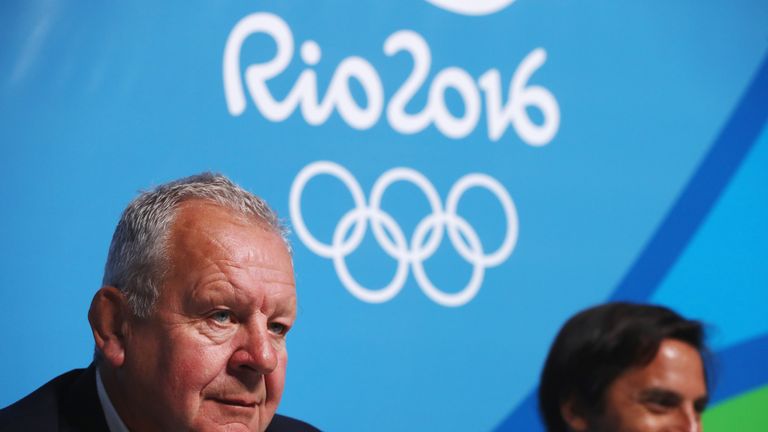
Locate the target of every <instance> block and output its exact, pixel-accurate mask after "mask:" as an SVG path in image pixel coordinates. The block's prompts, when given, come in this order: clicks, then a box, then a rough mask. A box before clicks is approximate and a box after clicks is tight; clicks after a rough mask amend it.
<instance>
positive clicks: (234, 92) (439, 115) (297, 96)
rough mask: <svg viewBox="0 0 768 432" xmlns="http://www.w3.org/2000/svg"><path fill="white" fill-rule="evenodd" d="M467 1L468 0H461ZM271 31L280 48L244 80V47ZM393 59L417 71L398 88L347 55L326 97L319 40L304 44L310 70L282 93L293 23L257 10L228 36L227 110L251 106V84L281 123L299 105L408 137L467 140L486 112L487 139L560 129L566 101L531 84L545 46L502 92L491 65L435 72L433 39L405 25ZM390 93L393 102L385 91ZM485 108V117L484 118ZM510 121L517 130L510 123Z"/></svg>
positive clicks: (315, 118) (387, 44) (311, 119)
mask: <svg viewBox="0 0 768 432" xmlns="http://www.w3.org/2000/svg"><path fill="white" fill-rule="evenodd" d="M463 3H467V4H469V2H463ZM255 34H265V35H267V36H269V37H271V38H272V40H273V41H274V42H275V46H276V47H277V50H276V53H275V55H274V57H272V58H271V59H269V60H267V61H265V62H261V63H255V64H249V65H248V66H246V67H245V73H244V75H245V80H243V77H242V72H241V64H240V51H241V49H242V47H243V44H244V43H245V41H246V40H247V39H248V38H249V37H250V36H252V35H255ZM382 48H383V51H384V53H385V54H386V55H387V56H395V55H399V54H400V53H404V54H407V55H409V56H410V57H411V58H412V60H413V68H412V69H411V71H410V73H409V74H408V77H407V78H406V79H405V80H404V81H403V82H402V83H401V84H400V86H399V87H398V88H397V89H396V90H395V89H390V90H393V91H390V92H385V91H384V90H385V89H384V85H383V83H382V78H381V76H380V74H379V72H378V70H377V69H376V68H375V67H374V65H373V64H371V63H370V62H369V61H368V60H366V59H364V58H362V57H359V56H349V57H347V58H345V59H343V60H342V61H341V62H340V63H339V64H338V65H337V67H336V69H335V71H334V73H333V76H332V77H331V80H330V84H329V85H328V89H327V90H326V91H325V94H324V95H323V94H321V92H320V91H319V90H318V85H317V82H318V77H317V71H316V70H315V69H314V66H316V65H318V64H319V63H320V62H321V61H322V57H323V50H322V48H321V46H320V44H319V43H317V42H316V41H314V40H306V41H304V42H303V43H302V44H301V46H300V49H299V57H300V58H301V62H302V63H304V65H306V67H305V68H304V69H303V70H302V71H301V73H299V74H298V77H297V78H296V81H295V83H294V84H293V86H292V87H291V89H290V91H289V92H288V94H287V95H286V96H285V97H284V98H282V99H279V98H276V97H275V95H274V94H273V93H272V90H271V89H270V86H269V81H270V80H272V79H273V78H276V77H278V76H280V75H282V74H283V73H284V72H285V71H286V70H287V69H288V67H289V65H290V64H292V63H293V64H295V60H294V51H295V50H296V45H295V42H294V38H293V32H292V31H291V28H290V27H289V26H288V24H287V23H286V22H285V21H284V20H283V19H282V18H280V17H278V16H277V15H274V14H270V13H266V12H259V13H253V14H250V15H248V16H246V17H244V18H243V19H241V20H240V21H239V22H238V23H237V24H236V25H235V27H234V28H233V29H232V31H231V32H230V34H229V37H228V38H227V44H226V46H225V48H224V61H223V67H222V73H223V77H224V96H225V98H226V102H227V109H228V110H229V113H230V114H231V115H233V116H239V115H242V114H243V112H244V111H245V108H246V105H247V100H246V89H247V90H248V94H250V96H251V99H252V100H253V104H254V105H255V107H256V109H257V110H258V111H259V113H260V114H261V115H262V116H263V117H264V118H266V119H267V120H269V121H272V122H282V121H284V120H286V119H287V118H288V117H290V116H291V115H292V114H293V113H295V112H296V111H297V110H298V111H299V112H300V113H301V116H302V117H303V118H304V120H305V121H306V122H307V123H308V124H310V125H314V126H318V125H322V124H323V123H325V122H326V121H327V120H328V119H329V118H330V116H331V114H332V113H333V112H334V111H336V112H338V114H339V116H340V117H341V119H342V121H344V122H345V123H346V124H347V125H348V126H349V127H351V128H354V129H358V130H366V129H370V128H372V127H373V126H374V125H376V124H377V123H378V122H379V120H380V119H381V118H382V117H386V121H387V122H388V123H389V125H390V127H391V128H392V129H393V130H395V131H397V132H399V133H401V134H404V135H410V134H415V133H419V132H421V131H423V130H425V129H427V128H429V127H434V128H436V129H437V130H438V131H439V132H440V133H441V134H443V135H444V136H446V137H448V138H451V139H461V138H464V137H466V136H468V135H469V134H471V133H472V132H474V131H475V130H476V129H477V127H478V125H479V124H480V123H481V121H482V119H483V117H485V123H486V131H487V136H488V139H490V140H491V141H499V140H500V139H501V138H502V136H503V135H504V134H505V132H506V131H507V130H509V129H512V130H514V131H515V132H516V133H517V135H518V136H519V137H520V139H521V140H522V141H523V142H525V143H526V144H528V145H530V146H536V147H539V146H544V145H546V144H549V142H550V141H552V139H554V137H555V135H556V134H557V131H558V129H559V127H560V106H559V105H558V103H557V99H556V98H555V96H554V95H553V94H552V93H551V92H550V91H549V90H548V89H547V88H546V87H544V86H541V85H535V84H530V83H529V80H530V79H531V78H532V76H533V74H534V73H535V72H536V71H537V70H538V69H539V68H541V67H542V66H543V65H544V63H545V62H546V59H547V53H546V51H545V50H544V49H543V48H535V49H533V50H532V51H531V52H530V53H528V54H527V55H526V56H525V57H524V58H523V59H522V61H521V62H520V64H519V65H518V66H517V69H516V70H515V72H514V73H513V74H512V76H511V77H510V79H509V81H508V84H507V86H508V91H507V92H506V94H505V92H503V90H502V89H503V87H504V86H505V84H504V78H503V77H502V74H501V72H500V71H499V70H498V69H495V68H491V69H488V70H487V71H485V72H484V73H482V74H481V75H480V76H479V77H474V76H472V75H470V73H469V72H467V71H466V70H464V69H462V68H460V67H458V66H450V67H446V68H443V69H441V70H439V71H436V72H435V73H432V71H431V69H432V52H431V49H430V46H429V44H428V43H427V41H426V40H425V39H424V37H422V35H420V34H419V33H417V32H415V31H412V30H399V31H396V32H394V33H392V34H391V35H390V36H389V37H387V38H386V39H385V40H384V44H383V47H382ZM353 81H356V82H357V84H359V86H360V88H361V89H362V91H363V93H364V95H365V98H364V99H365V102H364V103H362V102H358V101H357V100H356V99H355V98H354V97H352V90H351V88H352V86H353V84H352V83H353ZM450 90H453V91H455V92H456V93H457V94H458V96H459V97H460V98H461V101H462V104H463V106H464V110H463V114H454V113H453V112H451V110H449V109H448V106H447V102H446V94H447V93H448V92H449V91H450ZM421 91H426V92H427V95H428V96H427V102H426V104H425V106H424V107H422V108H421V109H420V110H419V111H417V112H415V113H411V112H409V110H406V107H407V106H408V105H409V104H410V103H411V101H412V99H413V98H414V97H415V96H416V95H417V93H419V92H421ZM387 94H391V95H392V96H391V98H390V99H389V100H387V99H386V95H387ZM530 109H533V110H534V111H538V112H540V114H541V116H540V117H541V120H540V121H537V120H534V119H533V118H531V116H530V114H529V110H530ZM483 112H485V116H483V115H482V114H483ZM510 126H511V128H510Z"/></svg>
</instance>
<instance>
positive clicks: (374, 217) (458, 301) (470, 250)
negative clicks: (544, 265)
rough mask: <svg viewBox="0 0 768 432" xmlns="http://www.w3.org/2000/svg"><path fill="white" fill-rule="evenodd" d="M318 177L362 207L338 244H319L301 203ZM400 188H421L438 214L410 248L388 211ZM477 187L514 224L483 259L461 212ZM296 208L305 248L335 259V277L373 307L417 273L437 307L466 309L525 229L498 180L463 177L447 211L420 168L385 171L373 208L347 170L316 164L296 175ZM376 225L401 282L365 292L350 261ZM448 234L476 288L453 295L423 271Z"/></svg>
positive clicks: (342, 226)
mask: <svg viewBox="0 0 768 432" xmlns="http://www.w3.org/2000/svg"><path fill="white" fill-rule="evenodd" d="M319 175H329V176H332V177H336V178H337V179H339V180H340V181H341V182H342V183H343V184H344V185H345V186H346V187H347V189H348V190H349V192H350V193H351V194H352V200H353V201H354V203H355V208H353V209H352V210H350V211H348V212H347V213H345V214H344V216H342V218H341V219H340V220H339V223H338V224H337V225H336V228H335V229H334V231H333V237H332V240H331V244H325V243H322V242H320V241H319V240H317V239H316V238H315V237H314V236H313V235H312V234H311V233H310V232H309V229H308V228H307V225H306V224H305V223H304V217H303V216H302V213H301V196H302V194H303V192H304V187H305V186H306V185H307V183H308V182H309V181H310V180H311V179H312V178H314V177H316V176H319ZM396 182H409V183H412V184H414V185H415V186H417V187H418V188H419V189H421V191H422V192H423V193H424V196H425V197H426V199H427V202H428V203H429V206H430V207H431V209H432V214H430V215H428V216H426V217H425V218H424V219H422V220H421V221H419V223H418V224H417V225H416V229H415V230H414V232H413V237H412V238H411V240H410V243H409V242H407V241H406V239H405V234H404V233H403V230H402V228H401V227H400V225H398V223H397V222H396V221H395V220H394V219H393V218H392V216H391V215H390V214H389V213H387V212H385V211H384V210H382V208H381V202H382V198H383V196H384V193H385V192H386V191H387V189H388V188H389V186H391V185H392V184H394V183H396ZM476 187H480V188H485V189H487V190H488V191H490V192H491V193H492V194H493V195H495V196H496V198H497V199H498V200H499V203H500V204H501V207H502V209H503V211H504V216H505V217H506V220H507V226H506V233H505V235H504V240H503V242H502V243H501V246H499V248H498V249H497V250H495V251H493V252H492V253H489V254H486V253H485V252H484V250H483V245H482V243H481V241H480V238H479V237H478V235H477V232H476V231H475V229H474V228H472V226H471V225H470V224H469V222H467V220H466V219H464V218H463V217H461V216H459V215H458V214H457V213H456V212H457V210H458V207H459V201H460V200H461V198H462V196H463V195H464V193H465V192H466V191H467V190H469V189H471V188H476ZM289 201H290V202H289V207H290V214H291V220H292V221H293V226H294V229H295V231H296V234H297V235H298V236H299V238H300V239H301V241H302V242H303V243H304V244H305V245H306V246H307V247H308V248H309V249H310V250H311V251H312V252H314V253H316V254H317V255H320V256H321V257H324V258H329V259H331V260H332V261H333V266H334V268H335V269H336V274H337V275H338V276H339V280H340V281H341V283H342V284H343V285H344V287H345V288H346V289H347V291H349V293H350V294H352V295H353V296H355V297H357V298H358V299H360V300H362V301H364V302H368V303H384V302H387V301H389V300H391V299H392V298H393V297H395V296H396V295H397V294H398V293H399V292H400V290H401V289H403V286H405V281H406V279H407V278H408V268H409V267H411V268H412V269H413V276H414V278H415V279H416V283H417V284H418V285H419V288H421V290H422V291H423V292H424V294H425V295H426V296H427V297H429V298H430V299H432V301H434V302H435V303H437V304H440V305H442V306H446V307H457V306H462V305H464V304H466V303H468V302H469V301H470V300H472V299H473V298H474V297H475V296H476V295H477V293H478V291H479V290H480V287H481V286H482V282H483V276H484V275H485V270H486V268H488V267H495V266H498V265H499V264H501V263H503V262H504V261H505V260H506V259H507V258H509V256H510V255H511V254H512V251H513V250H514V248H515V244H516V243H517V234H518V225H519V222H518V218H517V209H516V207H515V204H514V202H513V201H512V198H511V197H510V196H509V193H508V192H507V190H506V189H504V186H502V185H501V183H499V182H498V181H497V180H496V179H494V178H492V177H490V176H488V175H485V174H480V173H472V174H467V175H465V176H463V177H461V178H460V179H459V180H458V181H457V182H456V183H455V184H454V185H453V187H452V188H451V190H450V191H449V192H448V198H447V200H446V205H445V209H443V205H442V203H441V200H440V196H439V194H438V193H437V190H436V189H435V187H434V186H433V185H432V183H431V182H430V181H429V180H428V179H427V178H426V177H424V175H423V174H421V173H419V172H418V171H415V170H413V169H410V168H404V167H397V168H392V169H390V170H388V171H386V172H385V173H384V174H382V175H381V177H379V179H378V180H376V182H375V183H374V185H373V188H372V189H371V197H370V202H369V203H366V200H365V197H364V195H363V190H362V188H361V187H360V184H359V183H358V182H357V180H356V179H355V177H354V176H353V175H352V174H351V173H350V172H349V171H347V169H346V168H344V167H343V166H341V165H339V164H337V163H334V162H330V161H317V162H313V163H311V164H309V165H307V166H306V167H304V168H303V169H302V170H301V171H300V172H299V174H298V175H296V179H295V180H294V181H293V184H292V185H291V192H290V196H289ZM369 222H370V224H371V229H372V231H373V235H374V237H375V238H376V241H378V243H379V245H380V246H381V248H382V249H383V250H384V252H385V253H386V254H387V255H389V256H390V257H392V258H393V259H395V260H396V261H397V270H396V271H395V275H394V277H393V278H392V280H391V281H390V282H389V283H388V284H387V285H386V286H385V287H384V288H379V289H368V288H366V287H364V286H362V285H360V283H359V282H358V281H357V280H355V278H354V277H352V275H351V274H350V272H349V269H348V268H347V264H346V257H347V256H348V255H350V254H351V253H352V252H354V251H355V250H356V249H357V248H358V246H360V243H361V242H362V241H363V236H364V235H365V231H366V227H367V225H368V223H369ZM350 230H351V231H352V232H351V234H350ZM445 231H447V232H448V239H449V240H450V242H451V244H453V247H454V248H456V251H457V252H458V254H459V255H460V256H461V257H462V258H463V259H464V260H466V261H467V262H468V263H470V264H472V275H471V277H470V280H469V282H468V283H467V285H466V286H465V287H464V288H462V290H461V291H459V292H456V293H447V292H444V291H441V290H440V289H439V288H437V287H436V286H435V285H434V284H433V283H432V281H431V280H430V279H429V277H427V275H426V272H425V270H424V265H423V263H424V261H425V260H427V259H429V258H430V257H431V256H432V255H433V254H434V253H435V252H436V251H437V249H438V247H440V244H441V242H442V239H443V237H444V234H445ZM430 233H431V235H430ZM387 234H389V235H387ZM390 237H391V238H390Z"/></svg>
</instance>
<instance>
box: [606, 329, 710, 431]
mask: <svg viewBox="0 0 768 432" xmlns="http://www.w3.org/2000/svg"><path fill="white" fill-rule="evenodd" d="M706 404H707V387H706V384H705V382H704V368H703V366H702V363H701V356H700V355H699V352H698V351H697V350H696V349H695V348H693V347H692V346H690V345H688V344H686V343H684V342H681V341H678V340H675V339H665V340H664V341H662V343H661V345H660V347H659V351H658V353H656V356H655V357H654V358H653V360H652V361H651V363H649V364H648V365H646V366H644V367H639V368H634V369H630V370H629V371H627V372H624V373H623V374H622V375H620V376H619V377H618V378H617V379H616V380H615V381H614V382H613V383H612V384H611V385H610V386H609V387H608V389H607V391H606V394H605V409H604V411H603V415H602V416H601V417H600V419H598V422H597V423H598V424H596V425H595V426H597V427H595V428H594V430H598V431H614V432H661V431H664V432H673V431H675V432H678V431H680V432H682V431H685V432H691V431H696V432H699V431H701V413H702V412H703V411H704V408H705V406H706Z"/></svg>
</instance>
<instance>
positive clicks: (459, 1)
mask: <svg viewBox="0 0 768 432" xmlns="http://www.w3.org/2000/svg"><path fill="white" fill-rule="evenodd" d="M427 2H429V3H432V4H433V5H435V6H437V7H439V8H441V9H445V10H447V11H451V12H453V13H457V14H461V15H490V14H492V13H496V12H498V11H500V10H502V9H504V8H505V7H507V6H509V5H511V4H512V3H514V2H515V0H427Z"/></svg>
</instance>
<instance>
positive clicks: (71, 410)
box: [0, 365, 318, 432]
mask: <svg viewBox="0 0 768 432" xmlns="http://www.w3.org/2000/svg"><path fill="white" fill-rule="evenodd" d="M10 431H22V432H57V431H58V432H75V431H78V432H90V431H93V432H97V431H98V432H109V428H108V427H107V421H106V420H105V418H104V411H102V409H101V402H100V401H99V396H98V393H97V392H96V368H95V367H94V366H93V365H91V366H90V367H89V368H88V369H75V370H72V371H69V372H67V373H65V374H64V375H60V376H58V377H56V378H54V379H53V380H51V381H50V382H48V383H47V384H45V385H44V386H42V387H40V388H39V389H37V390H35V391H34V392H33V393H31V394H30V395H28V396H27V397H25V398H24V399H21V400H20V401H18V402H16V403H15V404H13V405H11V406H9V407H7V408H3V409H2V410H0V432H10ZM314 431H318V429H316V428H315V427H313V426H311V425H309V424H307V423H304V422H302V421H300V420H296V419H292V418H290V417H285V416H281V415H279V414H276V415H275V417H274V418H273V419H272V422H271V423H270V424H269V427H268V428H267V432H314Z"/></svg>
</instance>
